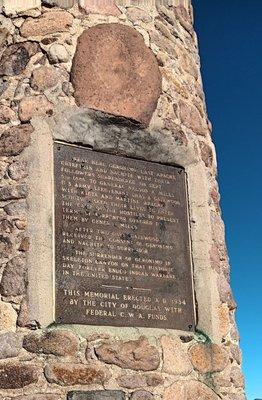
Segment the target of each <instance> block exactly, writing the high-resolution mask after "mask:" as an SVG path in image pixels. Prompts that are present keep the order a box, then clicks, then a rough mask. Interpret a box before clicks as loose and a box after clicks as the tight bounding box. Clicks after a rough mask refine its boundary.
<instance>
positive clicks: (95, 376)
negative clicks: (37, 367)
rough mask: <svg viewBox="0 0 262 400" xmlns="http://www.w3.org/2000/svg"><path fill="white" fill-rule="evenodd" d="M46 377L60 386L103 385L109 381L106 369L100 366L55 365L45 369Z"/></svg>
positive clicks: (49, 365)
mask: <svg viewBox="0 0 262 400" xmlns="http://www.w3.org/2000/svg"><path fill="white" fill-rule="evenodd" d="M44 372H45V377H46V379H47V380H48V382H50V383H56V384H57V385H60V386H74V385H91V384H95V383H97V384H103V383H104V382H106V380H107V379H108V372H107V370H106V369H104V368H102V367H100V366H98V365H84V364H73V363H70V364H69V363H67V364H65V363H62V362H61V363H54V364H48V365H47V366H46V367H45V371H44Z"/></svg>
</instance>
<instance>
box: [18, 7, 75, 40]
mask: <svg viewBox="0 0 262 400" xmlns="http://www.w3.org/2000/svg"><path fill="white" fill-rule="evenodd" d="M72 23H73V16H72V15H71V14H69V13H68V12H67V11H61V10H60V11H49V12H46V13H44V14H43V15H42V16H41V17H40V18H37V19H36V18H29V19H27V20H26V21H25V22H24V23H23V25H22V26H21V28H20V32H21V35H22V36H24V37H26V38H28V37H34V36H45V35H49V34H51V33H57V32H66V31H68V29H69V28H70V26H71V25H72Z"/></svg>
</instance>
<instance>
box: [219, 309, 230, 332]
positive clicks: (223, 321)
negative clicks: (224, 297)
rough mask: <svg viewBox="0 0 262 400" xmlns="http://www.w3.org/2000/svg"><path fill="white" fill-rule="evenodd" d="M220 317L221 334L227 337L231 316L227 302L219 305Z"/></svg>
mask: <svg viewBox="0 0 262 400" xmlns="http://www.w3.org/2000/svg"><path fill="white" fill-rule="evenodd" d="M218 318H219V330H220V335H221V336H222V337H225V336H226V335H227V334H228V333H229V331H230V316H229V308H228V306H227V304H221V305H220V306H219V307H218Z"/></svg>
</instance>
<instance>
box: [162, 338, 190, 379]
mask: <svg viewBox="0 0 262 400" xmlns="http://www.w3.org/2000/svg"><path fill="white" fill-rule="evenodd" d="M161 345H162V349H163V372H165V373H167V374H172V375H188V374H190V372H191V371H192V370H193V368H192V365H191V363H190V361H189V357H188V354H187V347H186V346H185V344H183V343H182V342H181V340H180V339H179V338H175V337H171V336H162V338H161Z"/></svg>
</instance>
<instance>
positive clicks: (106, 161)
mask: <svg viewBox="0 0 262 400" xmlns="http://www.w3.org/2000/svg"><path fill="white" fill-rule="evenodd" d="M54 162H55V243H56V250H55V293H56V322H58V323H70V324H86V325H111V326H141V327H142V326H143V327H158V328H171V329H182V330H191V329H193V328H194V304H193V288H192V271H191V259H190V240H189V229H188V211H187V193H186V179H185V172H184V170H183V169H182V168H178V167H171V166H166V165H161V164H156V163H151V162H147V161H140V160H135V159H130V158H125V157H119V156H113V155H109V154H104V153H98V152H94V151H92V150H89V149H86V148H84V147H80V146H72V145H65V144H61V143H54Z"/></svg>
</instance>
